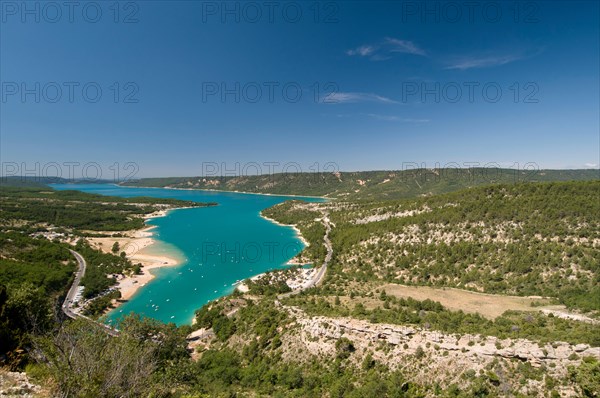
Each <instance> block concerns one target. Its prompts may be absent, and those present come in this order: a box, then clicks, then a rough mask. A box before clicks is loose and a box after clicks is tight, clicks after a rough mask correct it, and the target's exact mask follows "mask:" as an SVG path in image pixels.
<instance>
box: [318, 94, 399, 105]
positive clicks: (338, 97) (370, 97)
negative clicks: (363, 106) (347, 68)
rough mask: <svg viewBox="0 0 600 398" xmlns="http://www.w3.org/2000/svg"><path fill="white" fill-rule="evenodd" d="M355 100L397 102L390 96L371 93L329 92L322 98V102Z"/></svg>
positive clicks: (352, 101)
mask: <svg viewBox="0 0 600 398" xmlns="http://www.w3.org/2000/svg"><path fill="white" fill-rule="evenodd" d="M357 102H379V103H382V104H397V103H398V102H397V101H394V100H392V99H390V98H387V97H384V96H381V95H377V94H372V93H344V92H336V93H331V94H329V95H327V96H325V98H323V103H324V104H347V103H357Z"/></svg>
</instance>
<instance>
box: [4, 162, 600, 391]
mask: <svg viewBox="0 0 600 398" xmlns="http://www.w3.org/2000/svg"><path fill="white" fill-rule="evenodd" d="M420 172H421V173H423V174H421V175H419V174H414V173H416V172H411V173H413V174H407V173H409V172H403V173H398V174H395V175H393V176H392V175H391V174H394V173H395V172H372V173H340V175H339V176H336V175H328V176H325V177H323V178H324V180H323V181H325V184H322V182H323V181H317V182H315V183H312V182H309V181H307V180H306V178H307V176H304V175H299V176H297V178H296V179H294V180H292V181H291V182H289V181H288V182H285V181H283V180H277V183H276V184H274V185H273V186H272V187H270V188H269V187H267V186H266V185H265V186H262V185H260V184H261V181H262V180H261V179H260V178H258V177H257V178H256V179H254V178H248V179H247V181H241V180H235V179H233V178H232V179H225V180H223V181H224V182H223V184H226V185H227V188H223V187H221V188H220V189H233V188H235V189H238V190H245V191H261V192H262V190H271V191H273V192H274V193H277V192H276V191H278V190H280V189H281V190H286V189H287V190H288V191H286V192H285V193H299V194H324V193H323V190H326V191H327V193H328V194H332V195H337V196H339V197H341V198H343V201H342V200H338V201H332V202H327V203H320V204H316V203H305V202H301V201H289V202H286V203H283V204H280V205H277V206H275V207H273V208H270V209H267V210H265V211H264V212H263V214H264V215H265V216H267V217H270V218H273V219H275V220H277V221H279V222H281V223H285V224H294V225H296V226H297V227H298V228H299V229H300V230H301V232H302V234H303V236H304V238H306V239H307V240H308V242H309V243H310V246H308V247H307V249H306V250H305V251H304V252H303V253H302V254H301V256H300V258H301V259H302V260H303V261H304V260H305V261H306V262H313V263H315V264H318V263H320V262H322V261H323V259H324V257H325V253H326V250H325V247H324V245H323V237H324V234H325V229H324V226H323V224H322V222H321V221H319V220H320V219H321V218H322V217H323V215H324V214H328V216H329V218H330V220H331V224H332V225H333V229H332V232H331V234H330V237H331V240H332V243H333V258H332V261H331V263H330V265H329V268H328V272H327V275H326V278H325V281H324V283H323V284H322V285H321V286H320V287H318V288H311V289H308V290H306V291H304V292H302V293H300V294H298V295H294V296H289V297H286V296H281V294H282V293H286V292H289V290H290V289H289V287H288V286H287V285H286V284H285V282H284V281H285V278H286V277H287V276H289V275H290V274H292V273H293V272H295V271H296V270H295V268H292V269H290V270H287V271H286V272H273V273H269V274H268V275H267V276H266V277H264V278H262V279H259V280H257V281H246V283H247V285H248V287H249V293H248V294H241V293H234V294H233V295H231V296H229V297H225V298H223V299H220V300H217V301H215V302H211V303H209V304H207V305H206V306H204V307H202V308H201V309H199V310H198V311H197V313H196V323H195V326H194V327H190V326H185V327H180V328H178V327H176V326H175V325H172V324H170V325H164V324H160V323H158V322H155V321H152V320H149V319H140V318H139V317H126V318H125V319H124V320H123V321H122V323H121V324H120V334H119V335H118V336H116V337H112V336H109V335H108V334H106V332H105V330H104V329H103V328H101V327H99V326H98V325H96V324H94V323H91V322H89V321H86V320H81V319H79V320H76V321H71V320H64V319H61V318H60V317H59V316H56V315H58V314H59V309H60V303H61V302H62V297H63V296H64V294H65V292H66V290H67V288H68V286H69V282H70V280H71V279H72V275H73V271H74V270H75V268H76V264H75V261H74V258H73V256H72V255H71V253H70V252H69V250H68V248H71V247H73V246H70V245H69V244H67V243H61V242H60V241H59V240H58V239H63V238H65V237H69V238H71V242H75V241H77V243H76V245H75V247H74V249H75V250H77V251H78V252H79V253H81V254H82V255H83V257H84V258H85V259H86V260H87V263H88V269H87V271H86V274H85V277H84V279H83V281H82V284H83V285H84V286H85V290H84V292H83V295H84V297H86V298H90V299H91V301H89V303H88V304H87V306H86V308H85V313H86V314H87V315H89V316H91V317H95V316H98V315H100V314H101V313H102V312H103V311H104V309H105V308H106V307H107V306H108V305H110V302H111V300H113V299H117V298H119V293H118V292H116V291H114V290H112V289H111V288H112V287H113V285H114V283H115V280H114V275H116V274H128V273H135V272H139V267H137V266H136V265H134V264H131V263H130V262H129V261H128V260H127V259H126V258H125V257H123V256H120V255H119V252H120V250H121V249H122V248H120V247H119V246H118V245H115V246H114V247H113V248H112V254H105V253H101V252H99V251H97V250H95V249H93V248H92V247H90V246H89V245H88V244H87V243H86V242H85V240H84V239H82V238H79V237H80V236H85V235H86V234H90V232H86V231H115V232H117V231H121V230H124V229H130V228H136V226H141V225H142V216H143V215H145V214H148V213H150V212H152V211H155V210H157V209H161V208H165V207H172V206H183V205H187V204H188V203H187V202H181V201H165V200H162V199H161V200H158V199H150V198H146V199H144V198H131V199H122V198H110V197H104V196H98V195H88V194H82V193H79V192H74V191H62V192H58V191H53V190H51V189H49V188H47V187H43V186H32V185H28V186H26V187H24V186H21V187H14V186H6V184H4V185H2V189H1V191H0V197H1V198H0V199H1V200H2V204H3V205H2V208H1V209H0V226H1V230H0V354H4V356H3V357H2V358H3V359H2V361H3V364H4V365H8V366H10V367H12V368H14V369H22V368H23V366H25V365H26V364H27V370H28V373H29V375H30V377H33V378H34V379H35V380H36V381H37V382H38V383H39V384H42V385H49V386H54V391H53V393H55V394H56V395H58V396H72V397H88V396H95V397H114V396H147V397H150V396H152V397H189V398H192V397H207V396H215V397H229V396H248V397H254V396H271V397H288V396H291V397H322V396H328V397H352V398H354V397H373V396H380V397H425V396H441V397H465V398H466V397H473V396H481V397H483V396H521V395H520V394H522V392H523V391H526V392H527V394H528V395H532V396H555V395H553V394H557V393H558V392H557V391H558V390H559V386H568V387H569V388H574V389H575V391H576V392H577V393H578V394H581V395H583V396H588V397H593V396H597V395H594V394H597V391H598V390H599V386H600V381H599V378H598V375H599V374H600V368H599V363H598V361H597V359H595V358H580V356H579V351H578V354H577V355H575V354H574V355H573V356H572V357H571V358H570V360H571V361H573V362H571V363H573V364H574V365H573V366H570V367H569V368H568V371H566V372H563V374H562V375H560V373H553V372H552V371H551V367H552V366H556V364H554V363H547V362H544V364H542V365H541V366H539V367H537V366H535V367H534V366H532V364H531V363H529V362H520V361H519V360H512V359H505V358H496V359H493V360H491V361H490V362H489V363H487V364H485V365H482V369H480V370H479V371H475V370H473V369H469V370H466V371H463V370H462V369H461V370H457V369H453V368H449V369H448V370H446V374H445V375H444V374H436V375H434V374H433V373H432V376H435V377H432V378H431V379H423V378H421V379H420V380H419V381H415V377H414V374H412V373H411V372H414V371H415V369H418V368H419V367H423V366H427V369H429V365H430V364H431V361H432V360H436V357H435V356H434V355H439V358H444V356H446V357H447V356H449V355H450V357H452V355H457V354H458V355H460V351H457V350H455V351H452V352H450V351H451V350H447V349H444V348H443V347H442V348H440V347H439V346H438V345H437V344H435V342H432V343H431V344H430V343H423V344H422V345H421V344H420V343H419V344H420V345H419V346H418V347H417V348H416V349H415V348H414V346H413V348H411V349H412V350H413V351H409V352H407V353H405V354H406V356H402V357H401V358H398V361H397V363H399V364H400V365H401V366H400V367H399V369H400V370H398V369H396V368H395V367H393V366H391V364H392V363H393V359H394V358H393V354H395V353H398V351H397V350H396V351H392V348H391V346H392V344H391V343H390V344H388V343H386V342H384V341H382V340H379V339H377V340H374V341H367V342H364V341H361V340H360V339H359V338H357V337H356V334H354V335H350V334H346V335H345V334H344V333H341V334H333V333H332V334H331V335H329V334H327V333H325V334H320V332H319V331H314V333H312V332H311V333H308V332H307V330H306V329H303V325H302V321H306V319H308V318H306V317H312V316H317V315H319V316H325V317H329V318H338V317H349V318H355V319H361V320H366V321H368V322H370V323H374V324H377V323H389V324H399V325H409V326H414V327H416V328H419V329H423V330H431V331H440V332H443V333H447V334H459V335H460V334H480V335H483V336H497V337H498V338H500V339H505V338H511V339H519V338H522V339H528V340H533V341H537V342H538V343H539V344H540V345H541V344H545V343H554V342H557V341H565V342H569V343H573V344H577V343H585V344H590V345H592V346H596V347H597V346H600V339H599V337H598V336H600V333H599V332H598V331H599V327H598V326H597V325H595V324H590V323H583V322H577V321H573V320H565V319H560V318H558V317H554V316H546V315H543V314H542V313H536V312H517V311H507V312H505V313H504V314H503V315H502V316H500V317H498V318H496V319H495V320H488V319H485V318H483V317H481V316H479V315H477V314H468V313H464V312H462V311H449V310H448V309H446V308H444V307H443V306H442V305H441V304H440V303H438V302H436V301H432V300H424V301H417V300H414V299H410V298H404V299H403V298H396V297H394V296H390V295H388V294H386V293H385V291H383V290H378V289H379V288H380V287H381V286H382V285H383V284H384V283H390V282H392V283H402V284H410V285H426V286H452V287H459V288H461V289H468V290H475V291H485V292H491V293H497V294H503V293H504V294H506V293H510V294H516V295H540V296H551V297H556V298H557V299H558V301H560V302H562V303H564V304H565V305H567V306H569V307H571V308H576V309H579V310H581V311H588V312H589V313H590V314H589V315H591V316H596V315H597V314H598V312H599V311H600V303H599V302H598V300H600V290H599V289H600V287H599V286H600V279H599V278H600V276H599V275H600V269H599V266H600V265H599V264H598V260H597V259H598V258H600V255H599V253H598V250H599V248H598V245H597V242H598V241H599V240H600V219H599V217H600V202H599V201H598V195H599V194H600V182H598V181H581V182H553V183H516V182H517V181H523V180H528V179H529V180H531V179H534V180H546V179H563V178H564V179H566V178H571V177H573V176H572V175H569V174H568V173H567V172H552V171H546V172H545V173H544V174H542V173H531V174H518V175H515V174H514V173H513V174H512V175H510V176H509V177H510V178H512V180H507V178H508V177H507V176H502V175H500V176H496V177H494V179H493V181H489V178H488V177H489V176H485V177H486V178H483V177H482V176H475V175H472V176H470V177H469V178H467V177H466V176H464V175H460V173H458V174H459V175H457V176H456V178H455V179H454V180H452V179H443V178H442V179H436V178H435V177H434V176H435V175H436V171H420ZM437 172H438V173H439V170H438V171H437ZM471 172H474V171H473V170H472V171H471ZM573 173H574V174H575V175H576V178H580V179H593V178H597V172H596V171H592V172H589V173H588V172H582V171H575V172H573ZM594 176H595V177H594ZM285 177H286V178H288V177H289V176H285ZM310 177H311V178H315V176H314V175H313V176H310ZM409 177H410V178H409ZM261 178H262V177H261ZM282 178H283V177H282ZM358 179H360V180H362V181H363V182H362V183H358V182H357V180H358ZM386 179H389V181H387V182H384V181H385V180H386ZM188 180H189V179H182V180H180V181H179V180H178V181H175V182H173V181H172V180H155V181H154V182H155V183H158V182H161V183H164V182H165V181H171V182H169V183H170V184H171V183H172V184H187V181H188ZM340 180H341V181H340ZM484 180H485V181H484ZM232 181H233V182H232ZM336 181H337V182H336ZM486 181H487V182H498V181H503V182H505V183H504V184H496V185H485V186H478V185H481V184H484V183H485V182H486ZM143 182H144V180H142V181H141V182H140V184H142V183H143ZM413 182H418V184H416V183H414V184H413ZM194 183H195V182H194ZM203 184H205V183H203ZM286 184H287V185H286ZM205 185H206V184H205ZM252 186H253V187H254V188H252ZM323 186H325V187H326V188H323ZM213 187H214V186H213ZM464 187H472V188H469V189H463V190H461V191H457V192H451V191H456V190H458V189H460V188H464ZM300 188H302V189H304V191H302V192H295V191H294V189H300ZM356 190H358V192H355V191H356ZM441 192H446V193H444V194H440V195H436V196H430V194H431V193H441ZM280 193H283V192H280ZM423 195H424V196H423ZM406 197H412V198H406ZM382 198H385V199H392V198H393V199H394V200H381V199H382ZM402 198H406V199H402ZM363 199H369V201H364V200H363ZM359 200H360V201H359ZM5 203H6V206H5V205H4V204H5ZM38 232H42V234H36V233H38ZM49 232H52V233H56V234H55V235H53V234H49ZM61 234H62V235H61ZM38 235H41V236H38ZM55 237H56V239H55ZM48 238H50V239H53V240H49V239H48ZM77 239H79V240H77ZM540 301H542V300H540ZM534 310H535V308H532V311H534ZM303 317H304V318H303ZM323 319H325V320H327V321H323V322H321V321H320V320H319V323H320V325H319V328H321V329H319V330H329V328H330V327H333V325H330V323H332V322H331V321H330V320H329V319H328V318H323ZM193 328H205V329H207V330H209V331H208V332H207V333H204V334H203V336H202V337H201V338H200V340H198V341H197V347H196V351H195V352H194V353H193V354H194V355H193V356H194V357H195V358H194V359H192V355H191V354H192V353H191V352H189V351H188V349H187V346H188V341H186V336H187V335H189V333H190V332H191V331H192V330H193ZM211 332H212V333H211ZM213 336H214V338H213ZM323 336H329V337H323ZM330 336H334V337H330ZM316 342H318V344H319V347H318V348H319V349H318V350H316V349H309V347H310V346H311V344H314V345H316V344H315V343H316ZM472 344H473V345H475V344H478V342H475V341H474V342H473V343H472ZM314 345H313V348H314ZM440 345H441V343H440ZM321 348H322V349H323V351H321ZM400 348H402V346H400V345H398V346H397V347H396V348H395V349H400ZM496 348H497V349H500V348H502V342H500V341H498V342H496ZM404 349H405V350H406V349H408V346H405V347H404ZM437 351H439V354H435V352H437ZM449 352H450V354H449ZM403 355H404V354H403ZM439 358H438V359H439ZM454 358H456V357H454ZM453 360H454V359H453ZM538 365H539V364H538ZM461 366H462V365H461ZM547 366H548V367H547ZM411 367H412V368H411ZM565 368H566V366H565ZM565 373H566V375H565ZM438 378H441V379H443V380H447V381H449V382H448V383H442V382H440V384H437V382H436V380H439V379H438ZM521 388H522V389H521Z"/></svg>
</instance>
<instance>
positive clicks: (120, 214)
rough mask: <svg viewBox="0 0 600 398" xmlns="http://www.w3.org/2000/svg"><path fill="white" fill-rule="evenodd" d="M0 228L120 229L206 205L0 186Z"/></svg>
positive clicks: (31, 185)
mask: <svg viewBox="0 0 600 398" xmlns="http://www.w3.org/2000/svg"><path fill="white" fill-rule="evenodd" d="M0 201H2V206H1V207H0V231H1V230H4V229H7V228H9V229H11V230H14V229H15V228H16V227H18V229H23V228H32V227H35V228H39V226H40V225H36V224H45V225H52V226H54V227H60V228H69V229H75V231H73V232H81V230H94V231H124V230H130V229H137V228H142V227H143V226H144V220H143V216H144V215H147V214H150V213H152V212H155V211H158V210H163V209H169V208H177V207H199V206H210V205H215V203H198V202H192V201H184V200H177V199H167V198H161V199H157V198H150V197H134V198H119V197H112V196H104V195H97V194H90V193H84V192H79V191H70V190H68V191H57V190H54V189H52V188H50V187H47V186H44V185H38V184H34V183H26V184H24V185H22V186H10V185H7V184H3V185H1V186H0Z"/></svg>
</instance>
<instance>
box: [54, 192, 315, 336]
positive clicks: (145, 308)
mask: <svg viewBox="0 0 600 398" xmlns="http://www.w3.org/2000/svg"><path fill="white" fill-rule="evenodd" d="M52 187H53V188H54V189H57V190H66V189H71V190H78V191H83V192H89V193H96V194H102V195H108V196H121V197H136V196H150V197H155V198H173V199H182V200H190V201H195V202H216V203H218V206H212V207H200V208H191V209H178V210H173V211H170V212H168V213H167V215H166V216H165V217H158V218H153V219H150V220H148V221H147V224H148V225H152V226H155V228H154V229H153V230H152V232H153V236H152V237H153V239H154V240H155V241H156V243H155V244H153V245H152V246H150V247H148V248H146V249H143V250H144V251H145V252H147V253H148V252H150V253H154V254H163V255H166V256H169V257H173V258H178V259H180V260H181V262H180V264H179V265H176V266H171V267H163V268H158V269H154V270H152V271H151V272H152V273H153V274H154V275H155V278H154V279H153V280H152V281H151V282H149V283H148V284H146V285H145V286H143V287H141V288H139V289H138V291H137V292H136V294H135V295H134V296H133V297H132V298H131V299H130V300H129V301H127V302H125V303H123V304H121V305H120V306H119V307H117V308H116V309H114V310H112V311H111V312H109V313H108V314H107V315H106V316H105V322H107V323H114V322H116V321H117V320H118V319H119V318H120V317H121V316H123V315H125V314H129V313H131V312H134V313H136V314H140V315H142V316H147V317H151V318H155V319H158V320H160V321H162V322H165V323H168V322H173V323H175V324H177V325H183V324H191V322H192V320H193V318H194V312H195V311H196V310H197V309H198V308H200V307H202V306H203V305H204V304H206V303H207V302H209V301H211V300H215V299H217V298H219V297H222V296H225V295H227V294H230V293H231V292H232V291H233V290H234V288H235V286H234V285H235V283H236V282H238V281H240V280H243V279H246V278H250V277H252V276H255V275H258V274H260V273H263V272H266V271H269V270H275V269H281V268H284V267H287V265H286V263H287V262H288V261H289V260H290V259H291V258H292V257H294V256H295V255H296V254H297V253H298V252H299V251H300V250H302V249H303V248H304V245H303V243H302V242H301V240H300V239H299V238H298V237H297V235H296V232H295V230H294V229H293V228H291V227H286V226H281V225H277V224H275V223H272V222H270V221H268V220H266V219H264V218H262V217H261V216H260V211H261V210H263V209H266V208H268V207H271V206H274V205H276V204H278V203H281V202H284V201H286V200H292V199H299V200H305V201H310V202H322V201H324V199H321V198H314V197H299V196H275V195H259V194H246V193H234V192H217V191H202V190H177V189H165V188H139V187H123V186H118V185H113V184H52Z"/></svg>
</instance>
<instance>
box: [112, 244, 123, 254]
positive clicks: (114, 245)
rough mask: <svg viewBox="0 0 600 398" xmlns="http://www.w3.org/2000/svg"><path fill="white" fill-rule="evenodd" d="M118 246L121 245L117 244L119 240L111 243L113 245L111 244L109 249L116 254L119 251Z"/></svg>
mask: <svg viewBox="0 0 600 398" xmlns="http://www.w3.org/2000/svg"><path fill="white" fill-rule="evenodd" d="M120 248H121V247H120V246H119V242H115V243H113V245H112V249H111V251H112V252H113V253H114V254H117V253H118V252H119V249H120Z"/></svg>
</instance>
